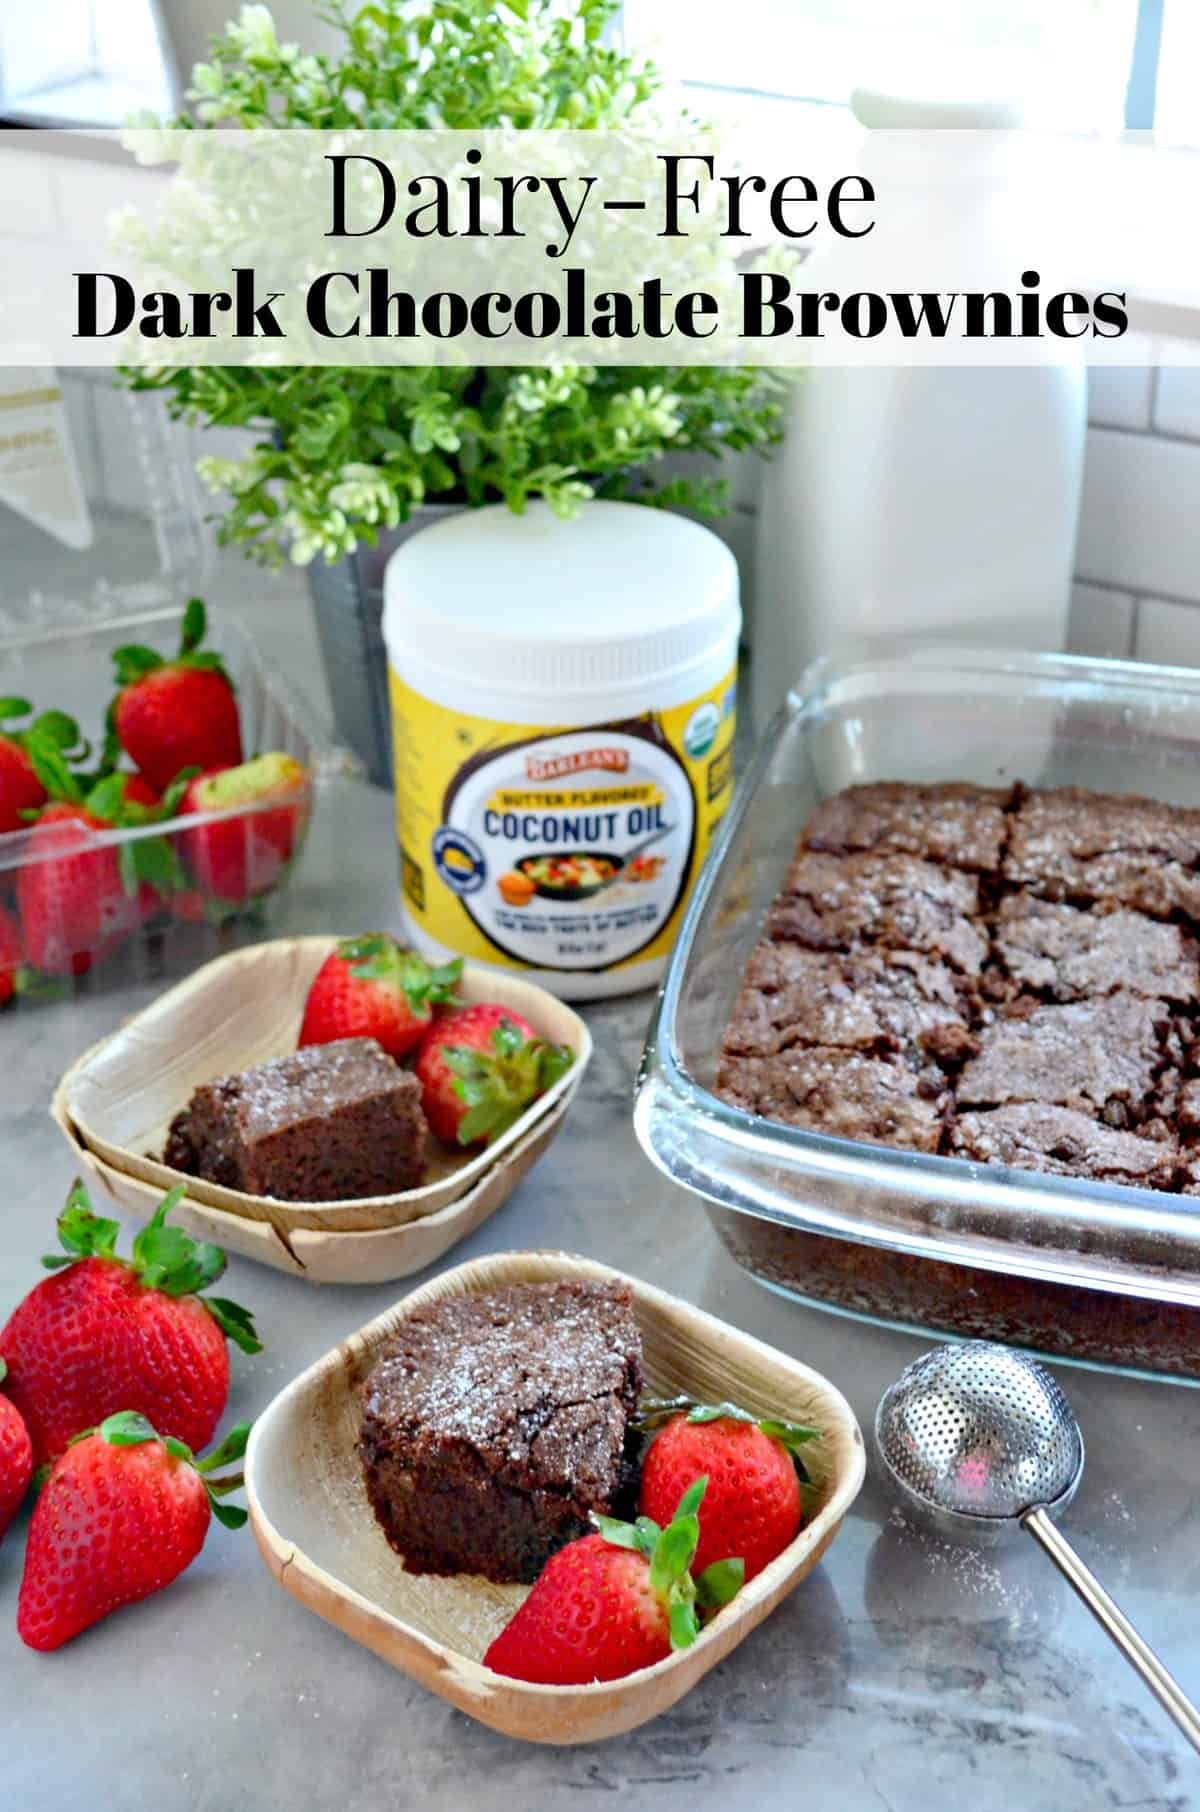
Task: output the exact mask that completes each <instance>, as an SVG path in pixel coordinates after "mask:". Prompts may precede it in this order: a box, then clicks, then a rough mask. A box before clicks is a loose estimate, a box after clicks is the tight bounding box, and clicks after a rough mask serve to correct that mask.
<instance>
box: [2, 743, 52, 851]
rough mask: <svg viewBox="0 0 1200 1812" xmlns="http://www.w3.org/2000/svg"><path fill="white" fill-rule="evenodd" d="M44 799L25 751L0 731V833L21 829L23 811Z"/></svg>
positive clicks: (23, 828)
mask: <svg viewBox="0 0 1200 1812" xmlns="http://www.w3.org/2000/svg"><path fill="white" fill-rule="evenodd" d="M45 803H46V789H45V787H44V786H43V785H42V783H41V781H40V780H39V779H38V777H37V775H36V773H35V772H34V767H33V763H32V761H31V760H30V759H29V751H28V749H27V748H26V747H25V745H24V743H21V742H18V741H17V739H16V738H15V737H13V736H10V735H9V734H8V732H7V731H0V833H2V832H4V831H15V830H25V829H26V827H27V820H26V818H25V816H24V814H25V813H26V812H32V811H36V810H37V808H38V806H40V805H44V804H45Z"/></svg>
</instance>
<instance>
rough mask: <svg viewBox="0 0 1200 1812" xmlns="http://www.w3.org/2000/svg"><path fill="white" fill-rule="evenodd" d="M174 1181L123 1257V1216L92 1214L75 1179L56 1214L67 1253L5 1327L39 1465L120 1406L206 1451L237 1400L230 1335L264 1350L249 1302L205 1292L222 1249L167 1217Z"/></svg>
mask: <svg viewBox="0 0 1200 1812" xmlns="http://www.w3.org/2000/svg"><path fill="white" fill-rule="evenodd" d="M182 1196H183V1190H182V1189H181V1188H180V1189H173V1190H172V1191H171V1193H170V1195H168V1196H167V1197H166V1198H165V1200H164V1201H163V1202H161V1203H160V1205H159V1208H158V1211H157V1213H156V1214H155V1216H154V1219H153V1220H152V1221H151V1222H150V1223H149V1225H148V1226H146V1227H143V1229H142V1231H141V1232H140V1233H139V1234H138V1236H137V1238H136V1239H135V1240H134V1242H133V1255H132V1258H131V1259H128V1260H126V1259H120V1258H117V1257H116V1256H115V1247H116V1243H117V1233H118V1231H119V1228H118V1226H117V1223H116V1221H106V1220H102V1219H101V1218H100V1216H99V1215H96V1214H93V1213H92V1209H91V1203H90V1202H89V1200H88V1195H87V1191H86V1189H84V1187H83V1185H82V1184H81V1183H76V1184H75V1187H74V1188H73V1189H72V1191H71V1193H70V1195H69V1196H68V1198H67V1205H66V1207H65V1208H64V1209H63V1212H62V1214H61V1215H60V1216H59V1220H58V1236H59V1240H60V1242H61V1244H62V1246H63V1248H64V1254H65V1256H64V1255H62V1254H57V1253H56V1254H55V1255H54V1256H53V1257H52V1258H47V1259H44V1260H43V1263H44V1264H45V1266H46V1267H47V1269H48V1270H54V1271H58V1272H59V1273H60V1274H59V1275H58V1276H56V1277H48V1278H46V1279H45V1281H44V1282H42V1283H40V1284H38V1285H36V1287H35V1288H34V1289H32V1290H31V1291H30V1292H29V1294H28V1296H26V1297H25V1299H24V1301H23V1302H21V1303H19V1304H18V1305H17V1307H16V1308H15V1309H14V1310H13V1313H12V1315H11V1316H10V1318H9V1322H8V1326H7V1327H6V1328H5V1329H4V1330H3V1332H2V1333H0V1353H3V1354H4V1357H5V1359H6V1360H7V1361H8V1381H7V1385H6V1389H7V1391H8V1395H9V1397H10V1398H11V1399H12V1401H13V1402H14V1403H15V1404H16V1406H17V1408H18V1409H19V1410H20V1412H21V1414H22V1415H23V1416H24V1418H25V1423H26V1426H27V1427H28V1429H29V1434H30V1438H31V1439H32V1441H33V1450H34V1456H35V1458H36V1461H37V1464H38V1465H39V1466H40V1465H43V1464H45V1462H46V1461H47V1460H53V1459H54V1458H55V1457H56V1456H57V1455H58V1454H60V1453H61V1452H62V1451H63V1449H64V1448H65V1446H66V1445H67V1442H68V1441H69V1440H70V1439H71V1437H72V1435H76V1434H78V1433H79V1430H80V1429H81V1428H90V1427H91V1426H92V1425H93V1423H95V1422H98V1421H101V1420H103V1418H104V1417H105V1416H106V1415H111V1414H112V1413H113V1411H114V1409H115V1407H116V1406H117V1405H121V1406H123V1407H126V1408H130V1409H136V1410H139V1411H140V1412H141V1413H142V1414H143V1415H147V1416H151V1417H153V1419H154V1421H155V1423H156V1424H157V1425H158V1426H159V1427H161V1428H163V1429H165V1430H166V1431H167V1432H168V1433H170V1434H173V1435H177V1436H178V1437H179V1439H180V1440H181V1441H188V1442H189V1443H190V1444H191V1445H192V1446H193V1447H203V1446H204V1445H205V1443H206V1442H208V1441H210V1440H211V1439H212V1435H213V1431H214V1429H215V1428H216V1426H217V1423H218V1422H219V1421H220V1419H221V1416H222V1414H223V1412H224V1409H225V1403H226V1400H227V1398H228V1396H229V1354H228V1352H227V1350H226V1345H225V1339H226V1335H228V1337H229V1338H230V1339H231V1340H233V1341H235V1342H236V1344H237V1345H238V1346H240V1347H241V1349H242V1351H243V1352H244V1353H257V1352H261V1350H262V1348H261V1346H260V1343H259V1341H258V1339H257V1337H256V1335H255V1332H254V1323H253V1321H252V1320H251V1318H250V1316H249V1315H248V1314H247V1312H246V1310H245V1309H241V1308H239V1307H238V1306H237V1304H236V1303H231V1302H226V1301H225V1300H224V1299H223V1298H220V1297H215V1296H204V1297H201V1296H200V1295H198V1294H197V1292H199V1291H200V1290H204V1289H207V1287H208V1286H209V1284H211V1283H215V1282H216V1280H217V1278H218V1277H219V1276H220V1275H221V1273H222V1271H223V1270H224V1269H225V1254H224V1253H223V1252H222V1251H221V1250H220V1248H219V1247H217V1246H209V1245H202V1244H200V1243H199V1242H198V1241H196V1240H193V1239H191V1238H190V1237H189V1236H188V1234H186V1233H185V1232H184V1231H183V1229H182V1228H181V1227H169V1226H167V1225H166V1217H167V1215H168V1214H169V1213H170V1211H171V1209H172V1208H173V1207H175V1205H176V1204H177V1203H178V1202H179V1201H180V1199H181V1198H182Z"/></svg>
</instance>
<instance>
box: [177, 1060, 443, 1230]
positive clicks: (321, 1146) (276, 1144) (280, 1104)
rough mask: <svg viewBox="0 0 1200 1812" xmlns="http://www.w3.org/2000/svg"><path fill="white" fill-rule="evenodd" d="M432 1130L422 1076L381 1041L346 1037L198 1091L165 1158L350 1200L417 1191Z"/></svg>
mask: <svg viewBox="0 0 1200 1812" xmlns="http://www.w3.org/2000/svg"><path fill="white" fill-rule="evenodd" d="M426 1131H427V1129H426V1125H425V1116H424V1114H423V1113H422V1111H421V1088H420V1084H419V1083H418V1081H417V1079H416V1077H415V1076H414V1075H413V1074H412V1073H411V1072H410V1071H408V1070H402V1069H401V1068H400V1066H399V1064H397V1063H395V1062H393V1060H392V1059H391V1058H390V1057H389V1056H388V1055H387V1053H386V1051H384V1050H383V1049H382V1048H381V1046H379V1045H378V1044H376V1042H375V1040H374V1039H373V1038H340V1039H338V1040H336V1041H335V1042H334V1043H331V1044H313V1045H306V1046H304V1048H303V1049H301V1050H299V1051H292V1052H290V1053H289V1054H288V1055H287V1056H286V1057H274V1058H272V1059H271V1060H270V1061H269V1062H267V1063H260V1064H257V1065H256V1066H255V1067H254V1068H252V1069H247V1070H241V1071H239V1072H238V1073H237V1074H236V1075H232V1076H222V1077H220V1078H219V1079H218V1080H217V1081H216V1082H208V1083H205V1084H204V1085H203V1086H202V1087H200V1088H198V1089H196V1090H195V1091H194V1093H193V1095H192V1098H191V1100H190V1101H189V1102H188V1105H187V1107H186V1108H185V1109H184V1110H183V1112H182V1113H179V1114H177V1115H176V1116H175V1119H174V1121H173V1122H172V1125H171V1130H170V1133H169V1135H168V1138H167V1146H166V1151H165V1153H164V1162H165V1163H167V1164H170V1165H171V1166H172V1167H173V1168H174V1169H175V1170H182V1171H185V1172H187V1174H188V1175H190V1176H197V1177H204V1178H206V1179H207V1180H208V1181H210V1182H213V1183H221V1184H223V1185H224V1186H225V1187H226V1188H229V1189H241V1190H244V1191H246V1192H247V1193H248V1194H250V1195H267V1196H273V1197H275V1198H277V1199H278V1200H280V1201H285V1202H334V1201H347V1200H351V1199H354V1198H359V1197H362V1196H373V1195H393V1194H397V1193H399V1192H400V1191H401V1190H404V1189H412V1188H415V1187H416V1185H417V1184H418V1183H420V1182H421V1181H422V1179H423V1177H424V1175H425V1142H426Z"/></svg>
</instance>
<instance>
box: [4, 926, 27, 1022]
mask: <svg viewBox="0 0 1200 1812" xmlns="http://www.w3.org/2000/svg"><path fill="white" fill-rule="evenodd" d="M24 957H25V946H24V944H23V943H22V942H21V927H20V926H19V925H18V923H17V921H16V919H14V917H13V915H12V913H11V912H7V911H6V910H5V909H4V907H3V906H0V1007H3V1006H5V1005H6V1004H7V1003H8V1002H9V1001H10V1000H11V999H12V997H13V995H14V994H15V993H16V992H17V986H18V983H19V981H20V976H21V964H22V962H23V960H24Z"/></svg>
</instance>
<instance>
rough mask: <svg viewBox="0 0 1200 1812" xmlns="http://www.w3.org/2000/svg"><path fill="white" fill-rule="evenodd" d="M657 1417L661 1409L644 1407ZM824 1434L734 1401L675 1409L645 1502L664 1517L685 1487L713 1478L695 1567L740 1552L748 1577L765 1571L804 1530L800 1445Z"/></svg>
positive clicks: (656, 1449)
mask: <svg viewBox="0 0 1200 1812" xmlns="http://www.w3.org/2000/svg"><path fill="white" fill-rule="evenodd" d="M642 1419H643V1422H644V1423H646V1422H652V1421H653V1420H654V1419H655V1418H654V1412H653V1410H651V1412H650V1414H649V1415H648V1416H647V1415H645V1414H643V1418H642ZM816 1438H817V1430H816V1429H814V1428H800V1427H798V1426H797V1425H796V1424H795V1423H794V1422H779V1421H771V1420H766V1421H758V1420H757V1419H756V1418H755V1417H753V1416H749V1415H747V1414H746V1413H745V1411H744V1410H740V1409H735V1408H734V1406H733V1405H732V1404H731V1403H718V1404H715V1405H714V1404H701V1405H698V1406H696V1407H695V1408H693V1409H691V1410H690V1411H689V1412H687V1413H684V1414H680V1415H675V1416H672V1417H671V1419H670V1420H669V1421H668V1422H667V1424H666V1426H665V1427H664V1428H663V1429H662V1432H661V1433H660V1434H658V1435H656V1437H655V1439H654V1441H653V1442H652V1443H651V1446H650V1449H649V1452H648V1453H647V1454H646V1457H645V1459H644V1461H643V1462H642V1485H641V1495H640V1497H639V1499H638V1508H639V1509H640V1510H641V1512H642V1514H643V1515H644V1516H650V1517H659V1516H661V1515H662V1514H663V1512H664V1510H665V1509H666V1508H667V1507H668V1506H669V1505H671V1504H673V1503H675V1501H676V1500H677V1499H678V1497H679V1494H680V1492H681V1491H683V1490H684V1489H685V1487H686V1486H687V1485H689V1484H690V1483H691V1481H692V1480H693V1479H695V1478H698V1477H699V1476H700V1475H701V1474H703V1475H704V1476H705V1477H706V1478H707V1479H708V1492H707V1494H706V1496H705V1499H704V1515H703V1517H702V1519H701V1523H700V1545H699V1547H698V1548H697V1550H696V1566H697V1567H698V1568H699V1570H700V1571H701V1572H703V1571H704V1570H705V1569H706V1568H707V1567H710V1566H711V1565H712V1564H713V1562H714V1561H720V1560H724V1559H726V1558H727V1557H731V1556H736V1557H738V1558H740V1559H741V1561H742V1562H743V1564H744V1566H745V1572H746V1578H747V1579H753V1578H754V1576H755V1574H756V1573H761V1572H762V1570H763V1568H764V1567H765V1566H766V1564H767V1562H768V1561H771V1560H774V1558H775V1556H776V1555H777V1554H781V1553H782V1552H783V1550H784V1549H785V1548H786V1547H787V1545H788V1543H789V1542H792V1541H794V1540H795V1538H796V1536H797V1534H798V1533H799V1530H800V1522H801V1504H800V1476H801V1473H802V1469H801V1472H800V1473H798V1468H799V1464H800V1463H799V1461H798V1460H797V1458H796V1457H795V1456H796V1449H797V1448H799V1447H801V1446H803V1444H804V1443H805V1442H806V1441H812V1440H815V1439H816Z"/></svg>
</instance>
